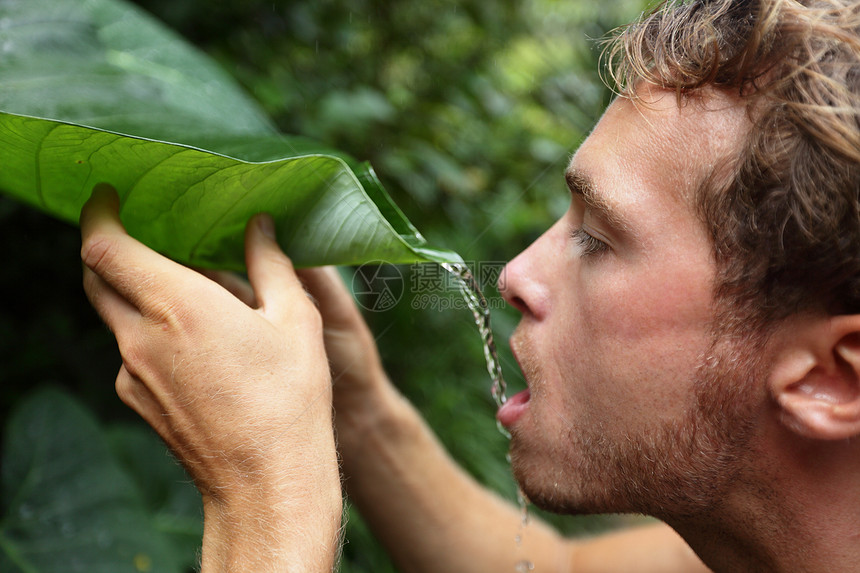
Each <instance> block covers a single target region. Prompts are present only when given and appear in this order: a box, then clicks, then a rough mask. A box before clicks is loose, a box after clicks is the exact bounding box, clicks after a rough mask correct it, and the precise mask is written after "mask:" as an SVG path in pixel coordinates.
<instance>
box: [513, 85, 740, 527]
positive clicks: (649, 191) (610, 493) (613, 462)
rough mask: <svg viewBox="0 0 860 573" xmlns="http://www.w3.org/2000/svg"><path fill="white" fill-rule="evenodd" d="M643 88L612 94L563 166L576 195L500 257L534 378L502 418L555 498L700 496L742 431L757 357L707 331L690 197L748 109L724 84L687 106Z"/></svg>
mask: <svg viewBox="0 0 860 573" xmlns="http://www.w3.org/2000/svg"><path fill="white" fill-rule="evenodd" d="M642 95H643V96H644V100H645V103H644V104H643V103H639V104H633V103H631V102H630V101H629V100H626V99H618V100H616V101H615V102H614V103H613V104H612V105H611V106H610V107H609V109H608V110H607V112H606V114H605V115H604V117H603V118H602V119H601V121H600V122H599V123H598V125H597V127H596V128H595V130H594V132H593V133H592V134H591V135H590V137H589V138H588V139H587V140H586V141H585V143H583V145H582V146H581V148H580V149H579V151H578V152H577V153H576V155H575V156H574V158H573V160H572V161H571V163H570V166H569V167H568V171H567V179H568V182H569V184H570V186H571V191H572V201H571V206H570V209H569V210H568V212H567V213H566V214H565V215H564V216H563V217H562V218H561V219H560V220H559V221H558V222H557V223H556V224H555V225H553V227H552V228H550V229H549V230H548V231H547V232H546V233H545V234H544V235H543V236H542V237H541V238H539V239H538V240H537V241H536V242H535V243H534V244H533V245H531V246H530V247H529V248H528V249H526V250H525V251H524V252H523V253H522V254H520V255H519V256H518V257H517V258H516V259H514V260H513V261H511V263H509V265H508V266H507V268H506V274H505V281H506V282H505V289H504V290H505V292H504V294H505V298H506V299H507V300H508V301H509V302H510V303H511V304H513V305H514V306H516V307H517V308H518V309H519V310H520V311H521V312H522V313H523V317H522V321H521V323H520V325H519V327H518V328H517V330H516V332H515V333H514V335H513V337H512V339H511V346H512V348H513V349H514V352H515V354H516V356H517V359H518V361H519V362H520V365H521V368H522V370H523V372H524V374H525V377H526V380H527V383H528V386H529V391H528V392H525V393H521V394H518V395H516V396H514V397H512V398H511V399H510V400H509V401H508V404H507V405H506V406H504V407H503V408H502V409H501V410H500V411H499V419H500V421H501V422H502V423H503V424H505V425H506V426H507V427H508V428H509V429H510V430H511V433H512V436H513V438H512V442H511V453H512V460H513V464H514V472H515V474H516V476H517V478H518V480H519V481H520V483H521V484H522V486H523V489H524V491H525V493H526V494H527V495H528V496H529V497H530V498H531V499H532V501H534V502H535V503H537V504H538V505H540V506H544V507H547V508H550V509H556V510H563V511H572V512H609V511H642V512H646V513H652V514H660V513H661V512H664V513H665V512H667V511H668V512H673V511H674V512H685V511H692V510H693V509H692V507H693V506H696V507H697V508H699V507H700V506H702V505H706V504H707V503H708V502H709V500H710V499H711V498H712V497H713V490H715V489H716V488H718V482H719V480H720V479H723V476H726V475H730V474H731V471H729V470H730V469H731V465H732V464H733V463H735V461H734V460H735V453H736V450H737V448H738V447H739V444H740V442H743V441H744V440H745V438H746V436H747V435H748V433H749V432H748V431H746V430H745V428H746V426H748V424H746V422H745V418H748V417H749V414H748V412H747V410H748V409H749V408H748V406H749V404H750V402H751V401H752V400H753V399H752V398H750V397H749V396H748V395H747V394H748V392H746V390H745V388H749V387H751V386H752V384H746V383H745V382H746V381H745V380H740V379H739V378H740V377H742V376H746V375H749V369H748V368H739V367H738V366H737V365H733V366H731V367H729V366H727V365H726V361H725V360H724V359H725V358H726V354H727V353H728V352H729V351H728V350H726V349H724V348H722V345H721V344H717V342H718V340H717V339H716V338H715V336H714V332H713V318H714V306H713V305H714V300H713V296H712V295H713V285H714V279H715V266H714V261H713V257H712V247H711V244H710V242H709V239H708V236H707V234H706V231H705V228H704V225H703V224H702V223H701V222H700V221H699V220H698V219H697V217H696V216H695V213H694V209H693V194H694V191H695V189H696V187H697V186H698V184H699V183H700V182H701V181H702V178H703V177H704V176H706V175H707V174H708V173H710V172H711V171H712V169H713V168H714V167H715V166H717V165H718V164H720V163H721V162H722V161H723V160H726V159H727V158H729V157H730V156H731V154H732V150H736V149H738V146H739V145H740V143H741V140H742V138H743V137H744V136H745V134H746V132H747V130H748V120H747V119H746V115H745V113H744V111H743V109H742V108H741V107H740V106H739V105H738V104H737V103H736V102H734V101H733V100H729V99H728V98H725V97H722V96H718V95H716V94H712V95H711V96H710V97H709V99H708V101H707V102H704V103H703V102H701V101H691V102H688V103H687V104H686V105H684V106H682V107H680V108H679V107H678V105H677V101H676V99H675V96H674V94H673V93H668V92H667V93H663V92H658V91H653V92H647V91H643V92H642ZM708 110H710V111H708ZM738 389H740V394H739V395H735V394H732V393H730V392H735V391H738ZM713 410H716V411H717V413H716V414H711V413H710V412H711V411H713ZM712 418H713V419H712ZM735 418H737V419H735ZM703 498H707V499H703ZM670 506H671V507H670Z"/></svg>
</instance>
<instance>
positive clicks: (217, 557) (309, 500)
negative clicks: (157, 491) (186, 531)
mask: <svg viewBox="0 0 860 573" xmlns="http://www.w3.org/2000/svg"><path fill="white" fill-rule="evenodd" d="M302 483H303V484H304V485H303V486H301V487H298V486H297V485H293V486H289V487H283V486H281V485H266V484H265V483H257V484H254V486H252V487H248V488H245V489H244V490H241V491H236V490H235V489H234V490H233V491H232V492H231V494H230V495H229V496H218V497H215V496H211V495H209V496H204V500H203V502H204V503H203V509H204V535H203V550H202V567H201V571H202V572H203V573H216V572H228V571H230V572H232V571H236V572H239V571H258V572H261V573H266V572H269V571H273V572H274V571H279V572H280V571H296V572H302V573H304V572H313V573H330V572H331V571H332V570H333V567H334V564H335V562H336V557H337V555H338V551H339V547H340V539H339V535H340V529H341V516H342V511H343V509H342V496H341V489H340V478H339V475H338V472H337V468H336V467H334V471H333V472H318V474H317V475H315V476H314V479H313V480H302Z"/></svg>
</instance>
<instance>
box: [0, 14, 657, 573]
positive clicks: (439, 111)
mask: <svg viewBox="0 0 860 573" xmlns="http://www.w3.org/2000/svg"><path fill="white" fill-rule="evenodd" d="M137 3H138V4H139V5H141V6H142V7H144V8H145V9H147V10H149V11H150V12H152V13H153V14H155V15H156V16H157V17H158V18H160V19H162V20H163V21H164V22H166V23H167V24H168V25H169V26H171V27H173V28H174V29H176V30H178V31H179V33H181V34H182V35H184V36H185V37H186V38H189V39H190V40H191V41H192V42H194V43H196V44H197V45H198V46H199V47H200V48H202V49H203V50H204V51H206V52H208V53H209V54H210V55H212V56H213V57H215V58H216V59H217V60H218V61H219V62H220V63H221V64H222V65H223V66H224V67H225V68H226V69H227V70H228V71H229V72H230V73H232V74H233V75H234V76H235V77H236V78H237V79H238V80H239V81H240V82H241V83H242V85H243V86H244V87H245V88H246V89H247V91H248V92H249V93H250V94H251V95H252V96H254V97H255V98H256V99H257V100H258V101H260V102H261V103H262V105H263V106H264V107H265V109H266V110H267V112H268V113H269V114H270V115H271V117H272V118H273V119H274V121H275V122H276V124H277V125H278V126H279V128H280V129H281V130H282V131H283V132H285V133H292V134H299V135H305V136H309V137H312V138H314V139H317V140H321V141H322V142H323V143H326V144H329V145H332V146H334V147H337V148H340V149H342V150H343V151H345V152H347V153H349V154H351V155H353V156H354V157H356V158H358V159H362V160H364V159H367V160H370V161H371V162H372V163H373V165H374V166H375V168H376V170H377V172H378V174H379V175H380V177H381V179H382V181H383V184H384V185H385V186H386V188H387V189H388V191H389V192H390V194H391V195H392V197H393V198H394V200H395V202H396V203H398V205H400V207H401V208H402V209H403V210H404V212H405V213H406V215H407V217H408V218H409V219H410V220H411V221H412V222H413V223H415V225H416V226H417V227H418V229H419V230H421V231H422V232H423V233H424V235H425V236H427V238H428V239H429V240H430V241H431V242H432V243H433V244H438V245H439V246H443V247H447V248H450V249H453V250H456V251H458V252H459V253H460V254H461V255H462V256H463V257H464V259H466V260H467V261H471V262H473V263H475V264H476V265H477V264H478V263H480V264H481V265H483V266H484V267H486V268H487V269H492V268H499V267H500V266H501V264H502V263H503V262H504V261H506V260H508V259H510V258H511V257H512V256H514V255H515V254H516V253H517V252H519V250H521V249H522V248H524V247H525V246H526V245H527V244H528V243H529V242H531V241H532V240H533V239H535V238H536V237H537V236H538V235H539V234H540V233H541V232H543V230H545V229H546V228H547V227H548V226H549V225H550V224H551V222H552V221H553V220H554V219H555V218H556V217H558V216H559V215H560V214H561V213H562V212H563V211H564V210H565V209H566V207H567V202H568V194H567V190H566V187H565V185H564V181H563V177H562V173H563V169H564V167H565V166H566V163H567V160H568V158H569V156H570V154H571V153H572V152H573V151H574V150H575V148H576V146H577V145H578V143H579V142H580V141H581V140H582V139H583V137H584V136H585V135H586V134H587V132H588V130H589V129H590V127H591V126H592V125H593V123H594V122H595V121H596V119H597V118H598V117H599V114H600V112H601V111H602V109H603V107H604V106H605V104H606V103H607V102H608V100H609V98H610V93H609V91H608V90H607V89H606V88H605V87H604V86H603V85H602V84H601V82H600V80H599V78H598V75H597V58H598V53H599V51H598V48H597V46H596V43H595V41H594V39H596V38H600V37H601V36H603V34H604V33H605V32H606V31H607V30H609V29H611V28H613V27H615V26H617V25H620V24H622V23H624V22H626V21H629V20H630V19H632V18H634V17H635V16H636V15H637V14H638V13H639V12H640V11H641V10H642V9H643V8H644V7H645V6H644V0H617V1H615V2H586V1H579V2H572V1H566V2H562V1H558V0H525V1H523V2H502V1H499V0H496V1H486V0H484V1H481V0H464V1H460V2H453V1H449V0H437V1H436V2H419V1H417V0H399V1H395V2H391V1H385V2H384V1H382V0H355V1H352V2H346V1H341V0H292V1H288V0H221V1H219V2H207V1H204V0H137ZM0 237H2V239H1V240H2V241H3V242H2V244H3V245H5V246H6V250H7V256H6V257H5V261H4V265H3V270H2V272H0V291H2V296H3V297H4V301H5V302H4V306H3V313H2V317H0V342H2V343H0V356H2V363H3V368H2V371H0V388H2V390H0V414H2V415H3V419H6V418H7V417H8V413H9V410H10V408H11V407H12V405H13V404H15V403H16V402H18V401H19V400H20V399H21V397H22V396H23V395H24V394H26V393H27V392H28V391H29V389H31V388H32V387H35V386H38V385H41V384H44V383H46V382H50V383H55V384H61V385H63V386H65V387H66V388H68V389H70V390H71V391H72V392H74V393H75V395H76V396H78V397H80V398H81V399H82V400H84V401H85V402H86V404H87V405H88V406H89V408H90V409H91V410H92V411H94V412H95V414H96V415H97V416H98V417H99V418H100V419H101V420H102V421H104V422H106V423H115V422H118V421H134V420H135V418H134V415H133V413H130V412H129V411H128V410H127V409H126V408H125V407H124V406H122V404H120V403H119V401H118V399H117V398H116V397H115V395H114V392H113V384H112V381H113V377H114V374H115V371H116V369H117V367H118V366H119V358H118V355H117V352H116V349H115V343H114V342H113V340H112V338H111V337H110V335H109V333H107V332H106V330H105V329H104V328H103V327H102V326H101V325H100V324H99V321H98V319H97V317H96V316H95V314H94V312H93V311H92V310H91V309H89V307H88V304H87V302H86V300H85V298H84V296H83V293H82V289H81V287H80V262H79V259H78V249H79V238H78V235H77V231H76V230H74V229H71V228H69V227H68V226H66V225H64V224H61V223H58V222H56V221H53V220H49V219H47V218H46V217H44V216H43V215H39V214H37V213H34V212H32V211H31V210H29V209H28V208H26V207H23V206H20V205H18V204H15V203H12V202H10V201H9V200H7V199H0ZM399 270H400V272H402V273H403V276H404V283H403V284H404V289H403V295H402V298H401V299H400V302H399V303H398V304H396V305H394V307H393V308H391V309H389V310H386V311H383V312H367V313H366V316H367V319H368V321H369V322H370V324H371V327H372V328H373V329H374V332H375V333H376V334H377V337H378V341H379V345H380V348H381V350H382V353H383V358H384V360H385V363H386V367H387V368H388V371H389V373H390V374H391V377H392V379H393V380H395V381H396V383H397V384H398V386H399V387H400V388H401V389H402V391H403V392H404V393H405V394H406V395H407V396H408V397H409V398H410V399H412V400H413V402H414V403H415V404H416V405H417V406H418V408H419V409H420V410H421V411H422V413H423V414H424V415H425V416H426V418H427V420H428V422H429V423H430V424H431V425H432V426H433V428H434V429H435V430H436V431H437V433H438V434H439V436H440V438H441V440H442V441H443V443H444V444H445V445H446V446H447V447H448V448H449V449H450V450H451V452H452V454H453V455H454V457H455V458H456V459H458V460H459V461H460V462H461V463H462V464H464V466H465V467H466V468H467V469H468V471H470V472H471V473H472V474H473V475H475V476H476V477H477V478H478V479H479V480H481V481H482V482H484V483H486V484H488V485H489V486H490V487H492V488H493V489H495V490H497V491H499V492H500V493H501V494H502V495H504V496H505V497H508V498H510V499H512V500H513V499H515V496H516V487H515V484H514V483H513V480H512V479H511V477H510V472H509V468H508V464H507V462H506V461H505V452H506V440H505V438H504V437H503V436H501V434H499V432H498V431H497V430H496V426H495V423H494V420H493V414H494V410H495V406H494V404H493V402H492V399H491V397H490V393H489V380H488V376H487V374H486V370H485V367H484V364H483V357H482V350H481V343H480V339H479V337H478V334H477V330H476V329H475V326H474V324H473V322H472V319H471V316H470V314H469V312H468V311H466V310H457V309H451V310H444V311H443V310H440V306H441V305H443V304H446V305H449V306H450V305H453V304H455V303H454V302H453V301H454V300H455V298H456V297H457V293H456V292H454V291H453V289H452V288H451V287H450V285H447V284H442V285H438V284H434V285H430V284H429V283H426V282H425V283H423V284H422V281H423V280H426V278H427V276H428V275H427V271H426V270H423V269H419V268H410V267H401V268H399ZM344 276H345V277H346V278H347V280H348V282H350V281H351V278H352V276H353V275H352V272H351V271H350V270H349V269H346V270H344ZM502 280H503V277H502ZM484 288H485V292H486V294H487V296H488V298H489V299H490V304H491V306H492V308H494V310H493V319H494V330H495V332H496V337H497V340H499V341H500V342H501V346H502V348H501V350H502V360H503V366H504V370H505V373H506V376H507V378H508V379H509V384H510V386H511V387H512V391H515V390H516V389H518V388H521V387H522V381H521V380H520V379H519V377H518V376H519V371H518V369H517V367H516V364H515V363H514V361H513V360H512V358H511V356H510V353H509V351H508V349H507V348H506V345H505V344H504V342H503V341H505V340H506V339H507V337H508V335H509V334H510V333H511V331H512V330H513V328H514V326H515V325H516V320H517V316H516V313H515V312H512V311H510V310H496V309H497V307H499V306H500V305H499V298H498V292H497V291H496V289H495V287H494V286H493V285H492V284H484ZM428 294H430V295H435V296H434V297H429V298H428V297H427V296H426V295H428ZM443 301H447V302H443ZM422 306H423V307H424V308H415V307H422ZM0 509H4V510H5V509H6V508H0ZM452 519H456V516H452ZM548 519H552V520H553V521H554V523H556V525H558V526H559V527H560V528H562V529H563V530H564V531H567V532H570V533H575V532H578V531H583V530H590V529H594V528H599V527H601V526H602V525H603V523H604V521H605V520H601V519H597V518H588V519H584V518H582V519H579V518H578V519H570V518H563V519H556V518H550V517H548ZM347 541H348V543H347V545H346V547H345V555H344V561H343V565H342V571H344V572H359V571H360V572H371V571H373V572H385V571H393V568H392V567H391V565H390V563H389V562H388V559H387V557H386V556H385V555H384V553H383V552H382V551H381V549H379V547H378V546H377V545H376V543H375V541H374V540H373V538H372V535H371V534H370V533H369V532H368V531H367V530H366V528H365V526H364V525H363V523H362V522H361V520H360V518H359V517H358V516H357V515H351V516H350V522H349V526H348V531H347ZM511 542H512V543H513V542H514V540H511Z"/></svg>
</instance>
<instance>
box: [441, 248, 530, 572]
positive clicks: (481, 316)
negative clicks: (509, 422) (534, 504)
mask: <svg viewBox="0 0 860 573" xmlns="http://www.w3.org/2000/svg"><path fill="white" fill-rule="evenodd" d="M442 267H443V268H444V269H445V270H447V271H448V272H449V273H451V274H452V275H453V276H454V277H455V279H456V280H457V284H458V286H459V288H460V293H461V294H462V295H463V298H464V299H465V301H466V305H467V306H468V307H469V310H470V311H472V316H474V318H475V324H476V325H477V326H478V332H479V333H480V335H481V340H482V341H483V343H484V359H485V360H486V362H487V372H489V374H490V380H491V381H492V386H491V387H490V393H491V394H492V396H493V399H494V400H495V401H496V406H497V407H501V406H502V404H504V403H505V401H506V400H507V395H506V392H507V385H506V384H505V379H504V377H503V376H502V363H501V361H500V360H499V354H498V352H497V350H496V343H495V341H494V340H493V331H492V328H491V327H490V306H489V304H487V299H486V298H485V297H484V294H483V293H482V292H481V287H480V285H479V284H478V281H477V280H476V279H475V276H474V275H473V274H472V271H470V270H469V267H467V266H466V265H465V264H456V263H442ZM497 426H498V428H499V431H500V432H501V433H502V434H504V436H505V437H507V438H508V439H510V437H511V435H510V434H509V433H508V431H507V430H506V429H505V428H504V427H503V426H502V425H501V424H499V423H497ZM508 461H510V458H508ZM517 501H518V502H519V506H520V512H521V520H520V525H519V533H517V536H516V538H515V541H516V544H517V547H521V546H522V541H523V533H524V530H525V527H526V526H527V525H528V521H529V517H528V515H529V514H528V500H527V499H526V496H525V494H524V493H523V492H522V490H519V489H518V490H517ZM514 570H515V571H516V572H517V573H528V572H529V571H532V570H534V564H533V563H532V562H531V560H529V559H522V560H520V561H518V562H517V564H516V566H515V568H514Z"/></svg>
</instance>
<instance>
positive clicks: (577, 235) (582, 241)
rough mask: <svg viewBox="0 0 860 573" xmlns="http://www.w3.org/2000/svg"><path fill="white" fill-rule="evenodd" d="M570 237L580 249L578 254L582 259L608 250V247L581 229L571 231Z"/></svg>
mask: <svg viewBox="0 0 860 573" xmlns="http://www.w3.org/2000/svg"><path fill="white" fill-rule="evenodd" d="M570 236H571V237H573V239H574V240H575V241H576V243H577V244H578V245H579V246H580V247H582V252H581V253H580V256H582V257H588V256H592V255H601V254H603V253H605V252H606V251H608V250H609V245H607V244H606V243H604V242H603V241H601V240H599V239H595V238H594V237H592V236H591V235H590V234H588V232H587V231H586V230H585V229H583V228H582V227H579V228H578V229H574V230H573V231H571V233H570Z"/></svg>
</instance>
